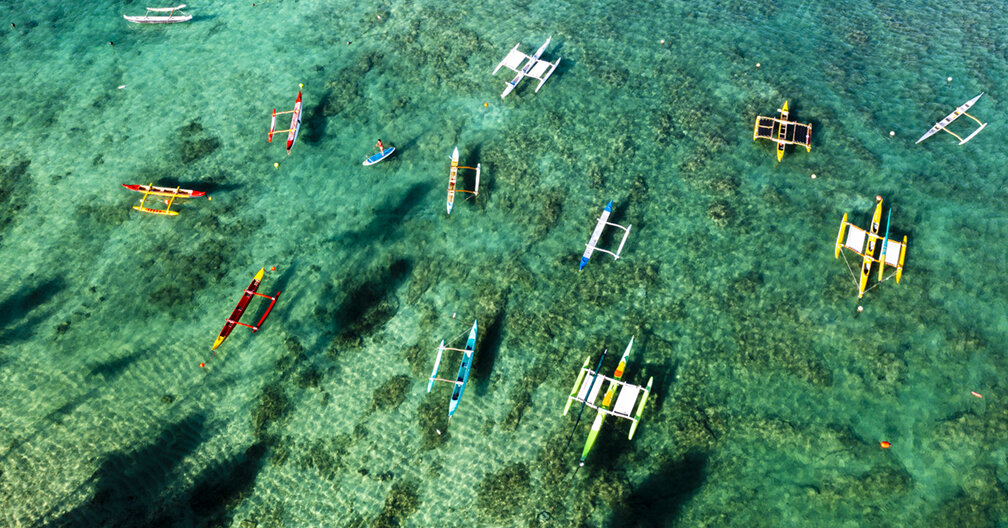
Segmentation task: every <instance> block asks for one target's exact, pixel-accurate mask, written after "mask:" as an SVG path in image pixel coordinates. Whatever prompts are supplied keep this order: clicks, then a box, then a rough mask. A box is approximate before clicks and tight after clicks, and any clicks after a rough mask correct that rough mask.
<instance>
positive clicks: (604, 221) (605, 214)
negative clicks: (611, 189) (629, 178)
mask: <svg viewBox="0 0 1008 528" xmlns="http://www.w3.org/2000/svg"><path fill="white" fill-rule="evenodd" d="M610 214H612V200H609V203H608V204H607V205H606V206H605V209H603V210H602V215H601V216H599V219H598V223H596V224H595V231H592V236H591V238H590V239H588V243H587V244H585V252H584V254H583V255H581V264H580V265H579V266H578V271H581V270H583V269H584V267H585V266H587V265H588V259H590V258H591V256H592V253H593V252H595V251H601V252H603V253H608V254H610V255H612V256H613V258H614V260H618V259H619V258H620V253H622V252H623V244H626V239H627V237H628V236H630V228H631V227H633V224H628V225H627V226H626V227H623V226H621V225H619V224H614V223H612V222H610V221H609V215H610ZM607 225H610V226H613V227H617V228H619V229H622V230H623V239H622V240H620V243H619V247H618V248H616V252H615V253H613V252H612V251H607V250H605V249H602V248H600V247H598V246H596V244H598V240H599V237H601V236H602V231H604V230H605V226H607Z"/></svg>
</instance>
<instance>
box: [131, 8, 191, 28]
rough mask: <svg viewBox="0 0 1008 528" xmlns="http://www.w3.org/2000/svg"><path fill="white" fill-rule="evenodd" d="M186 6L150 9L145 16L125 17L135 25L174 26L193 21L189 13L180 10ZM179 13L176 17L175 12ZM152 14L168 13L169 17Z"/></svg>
mask: <svg viewBox="0 0 1008 528" xmlns="http://www.w3.org/2000/svg"><path fill="white" fill-rule="evenodd" d="M185 6H186V5H185V4H182V5H180V6H178V7H148V8H147V12H146V13H144V14H143V16H129V15H123V18H125V19H126V20H127V21H128V22H133V23H135V24H174V23H177V22H188V21H190V20H192V15H190V14H188V13H182V12H181V11H180V10H181V9H184V8H185ZM176 11H179V14H178V15H176V14H175V12H176ZM151 13H168V15H154V16H152V15H151Z"/></svg>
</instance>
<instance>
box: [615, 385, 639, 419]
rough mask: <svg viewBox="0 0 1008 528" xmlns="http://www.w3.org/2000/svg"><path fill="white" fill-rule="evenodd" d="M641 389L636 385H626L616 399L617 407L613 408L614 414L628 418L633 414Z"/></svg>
mask: <svg viewBox="0 0 1008 528" xmlns="http://www.w3.org/2000/svg"><path fill="white" fill-rule="evenodd" d="M640 391H641V388H640V387H638V386H636V385H624V386H623V390H621V391H620V393H619V397H618V398H616V405H614V406H613V414H616V415H619V416H625V417H627V418H629V417H630V415H631V414H632V413H633V408H634V404H635V403H637V395H638V394H640Z"/></svg>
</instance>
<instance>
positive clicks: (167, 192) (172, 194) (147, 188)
mask: <svg viewBox="0 0 1008 528" xmlns="http://www.w3.org/2000/svg"><path fill="white" fill-rule="evenodd" d="M122 186H123V187H125V188H127V189H129V190H131V191H136V192H142V193H144V195H143V198H142V199H141V200H140V205H134V206H133V209H136V210H137V211H140V212H143V213H150V214H157V215H164V216H178V211H172V208H171V206H172V204H173V203H175V199H176V198H197V197H201V196H205V195H206V193H205V192H203V191H194V190H192V189H183V188H181V187H175V188H174V189H172V188H171V187H157V186H155V185H154V183H153V182H151V183H150V184H148V185H136V184H133V185H127V184H125V183H124V184H122ZM148 196H166V197H168V199H167V200H165V204H166V206H165V208H164V209H152V208H150V207H146V203H147V197H148ZM207 199H208V200H209V199H210V197H209V196H207Z"/></svg>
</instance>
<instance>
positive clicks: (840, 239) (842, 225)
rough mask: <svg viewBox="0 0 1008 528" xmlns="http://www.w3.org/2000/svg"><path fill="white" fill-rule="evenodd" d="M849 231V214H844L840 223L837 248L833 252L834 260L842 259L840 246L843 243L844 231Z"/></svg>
mask: <svg viewBox="0 0 1008 528" xmlns="http://www.w3.org/2000/svg"><path fill="white" fill-rule="evenodd" d="M846 230H847V213H844V214H843V220H841V221H840V232H839V233H837V236H836V248H835V249H834V250H833V258H840V248H841V247H842V246H841V245H840V244H841V243H842V242H843V234H844V231H846Z"/></svg>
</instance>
